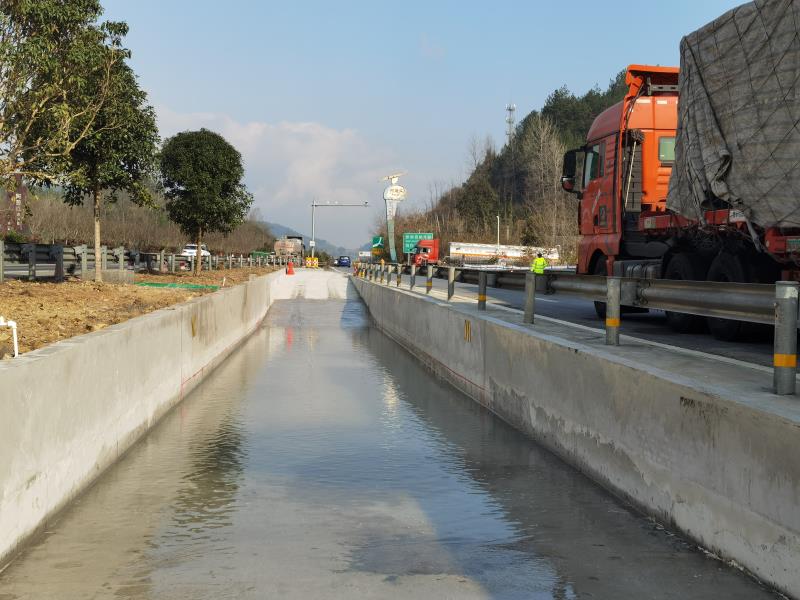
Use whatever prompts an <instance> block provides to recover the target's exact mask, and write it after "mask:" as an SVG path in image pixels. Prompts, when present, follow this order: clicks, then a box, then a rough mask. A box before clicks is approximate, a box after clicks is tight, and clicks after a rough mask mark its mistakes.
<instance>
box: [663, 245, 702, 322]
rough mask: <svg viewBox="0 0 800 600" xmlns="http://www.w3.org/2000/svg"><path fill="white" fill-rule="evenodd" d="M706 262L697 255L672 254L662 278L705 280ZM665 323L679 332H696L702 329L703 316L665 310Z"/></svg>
mask: <svg viewBox="0 0 800 600" xmlns="http://www.w3.org/2000/svg"><path fill="white" fill-rule="evenodd" d="M707 274H708V263H707V262H706V261H704V260H703V259H702V258H700V257H699V256H696V255H694V254H689V253H681V254H676V255H675V256H673V257H672V258H671V259H670V261H669V263H668V264H667V270H666V271H665V272H664V279H673V280H680V281H705V280H706V275H707ZM666 313H667V325H669V326H670V328H671V329H672V330H673V331H677V332H679V333H697V332H700V331H702V330H703V329H704V327H705V318H704V317H699V316H697V315H690V314H687V313H680V312H672V311H669V310H668V311H666Z"/></svg>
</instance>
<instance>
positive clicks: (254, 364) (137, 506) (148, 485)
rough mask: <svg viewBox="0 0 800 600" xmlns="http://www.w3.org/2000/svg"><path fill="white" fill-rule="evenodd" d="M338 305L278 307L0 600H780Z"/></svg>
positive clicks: (89, 498)
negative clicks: (465, 393) (454, 386)
mask: <svg viewBox="0 0 800 600" xmlns="http://www.w3.org/2000/svg"><path fill="white" fill-rule="evenodd" d="M348 295H349V296H350V298H348V299H342V300H330V301H318V300H317V301H314V300H305V299H295V300H285V301H279V302H277V303H276V304H275V305H274V306H273V308H272V309H271V310H270V313H269V315H268V319H267V322H266V323H265V326H264V327H263V328H262V329H261V330H260V331H259V332H257V333H256V334H255V335H254V336H253V337H252V338H250V340H248V341H247V342H246V343H245V344H244V345H243V346H242V347H241V348H240V349H239V350H238V351H237V352H236V353H234V354H233V355H232V356H231V357H230V358H229V359H228V360H227V361H226V362H225V363H224V364H223V365H221V366H220V368H219V369H217V371H216V372H215V373H214V374H212V375H211V376H210V377H209V379H208V380H206V382H205V383H204V384H203V385H202V386H200V387H199V388H198V389H197V390H196V391H195V392H194V393H193V394H192V395H191V396H190V397H189V398H187V400H186V401H184V402H183V403H182V404H181V405H179V406H178V407H177V408H176V410H175V411H173V412H172V413H170V414H169V415H167V417H165V419H164V420H163V421H162V422H161V423H160V424H159V425H158V426H157V427H156V428H155V429H154V430H153V431H152V432H151V433H150V434H149V435H148V436H147V437H146V438H145V439H144V440H143V441H142V442H141V443H140V444H138V445H137V446H135V447H134V448H133V449H132V451H130V452H129V453H128V454H127V455H126V456H125V457H124V458H123V459H122V460H121V461H120V462H119V463H118V464H117V465H115V466H114V467H112V468H111V469H110V470H109V471H108V472H107V473H105V474H104V475H103V476H102V477H101V478H100V479H99V480H98V482H97V483H96V484H95V485H94V486H93V487H92V488H91V489H90V490H89V491H88V492H87V493H85V494H84V495H83V496H81V497H80V498H79V500H78V501H76V502H75V503H74V504H73V505H72V506H71V507H70V508H68V509H67V510H66V511H64V512H63V513H62V515H61V516H60V517H59V518H58V520H57V521H56V522H54V523H52V524H50V525H49V526H48V527H47V530H46V532H45V533H44V534H43V535H42V536H40V538H39V539H37V540H35V541H34V542H33V543H32V544H31V545H30V546H29V547H28V549H27V550H25V551H24V552H23V553H22V554H21V555H20V556H19V557H18V558H17V559H16V560H15V561H14V562H13V563H12V564H11V565H10V566H9V567H8V568H7V569H6V570H5V572H3V574H2V575H1V576H0V600H12V599H21V598H37V599H55V598H59V599H72V598H76V599H77V598H146V599H150V598H152V599H156V598H158V599H173V598H174V599H189V598H192V599H196V598H201V599H206V598H208V599H211V598H214V599H218V598H272V597H275V598H277V597H280V598H533V599H570V598H604V599H605V598H608V599H621V598H637V599H643V598H653V599H658V598H683V599H686V598H726V599H733V600H736V599H745V598H747V599H757V598H773V597H777V596H776V595H775V594H773V593H772V592H770V591H768V590H766V589H764V588H762V587H761V586H760V585H759V584H758V583H757V582H755V581H753V580H752V579H750V578H748V577H747V576H746V575H744V574H742V573H741V572H739V571H737V570H735V569H733V568H730V567H727V566H725V565H724V564H722V563H721V562H720V561H718V560H715V559H713V558H710V557H708V556H706V555H705V554H703V553H702V552H701V551H699V550H697V549H696V548H694V547H693V546H692V545H691V544H689V543H687V542H685V541H683V540H682V539H681V538H680V537H678V536H675V535H673V534H671V533H670V532H668V531H665V530H664V529H663V528H662V527H660V526H659V525H658V524H656V523H654V522H652V521H650V520H648V519H646V518H644V517H642V516H641V515H639V514H637V513H635V512H633V511H631V510H630V509H629V508H628V507H626V506H625V505H624V504H622V503H621V502H619V501H618V500H616V499H615V498H614V497H612V496H610V495H609V494H608V493H606V492H605V491H604V490H602V489H601V488H599V487H598V486H596V485H594V484H592V483H591V482H590V481H589V480H588V479H586V478H585V477H584V476H583V475H581V474H580V473H578V472H577V471H575V470H574V469H572V468H570V467H569V466H567V465H565V464H564V463H563V462H561V461H560V460H559V459H557V458H556V457H554V456H553V455H552V454H550V453H548V452H547V451H545V450H543V449H541V448H539V447H538V446H537V445H536V444H534V443H533V442H532V441H530V440H529V439H527V438H526V437H524V436H523V435H522V434H520V433H519V432H517V431H516V430H514V429H512V428H511V427H510V426H508V425H507V424H505V423H504V422H502V421H500V420H499V419H497V418H496V417H494V416H493V415H492V414H490V413H488V412H487V411H485V410H484V409H482V408H481V407H479V406H478V405H476V404H475V403H474V402H472V401H471V400H469V399H468V398H466V397H464V396H462V395H460V394H459V393H457V392H455V391H454V390H452V389H451V388H449V387H448V386H446V385H444V384H443V383H441V382H439V381H437V380H435V379H434V378H433V377H432V376H431V375H430V374H429V373H428V372H426V371H425V370H424V369H423V368H422V367H421V366H420V365H419V364H418V363H417V362H416V361H415V360H414V359H413V357H411V356H410V355H409V354H407V353H406V352H405V351H404V350H403V349H402V348H400V347H399V346H398V345H396V344H395V343H394V342H392V341H391V340H389V339H388V338H386V337H385V336H384V335H383V334H381V333H380V332H378V331H377V330H375V329H374V328H371V327H369V326H368V321H367V316H366V314H365V309H364V307H363V305H362V304H361V303H360V301H358V300H357V299H355V298H353V297H352V294H348Z"/></svg>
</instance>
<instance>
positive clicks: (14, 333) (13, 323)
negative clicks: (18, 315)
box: [0, 316, 19, 358]
mask: <svg viewBox="0 0 800 600" xmlns="http://www.w3.org/2000/svg"><path fill="white" fill-rule="evenodd" d="M0 327H8V328H9V329H11V336H12V337H13V339H14V358H17V356H19V344H18V343H17V322H16V321H6V319H5V317H3V316H0Z"/></svg>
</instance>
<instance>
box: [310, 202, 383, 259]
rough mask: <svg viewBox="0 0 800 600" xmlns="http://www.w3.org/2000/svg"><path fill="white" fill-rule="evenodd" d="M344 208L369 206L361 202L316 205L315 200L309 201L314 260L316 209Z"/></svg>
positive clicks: (367, 203)
mask: <svg viewBox="0 0 800 600" xmlns="http://www.w3.org/2000/svg"><path fill="white" fill-rule="evenodd" d="M345 206H360V207H362V208H366V207H368V206H369V202H362V203H361V204H340V203H338V202H333V203H331V202H326V203H325V204H318V203H317V199H316V198H315V199H314V200H312V201H311V258H314V253H315V250H316V247H317V238H316V234H317V229H316V214H315V213H316V209H317V208H321V207H327V208H331V207H345Z"/></svg>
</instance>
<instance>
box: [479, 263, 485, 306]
mask: <svg viewBox="0 0 800 600" xmlns="http://www.w3.org/2000/svg"><path fill="white" fill-rule="evenodd" d="M478 310H486V271H481V272H479V273H478Z"/></svg>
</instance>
